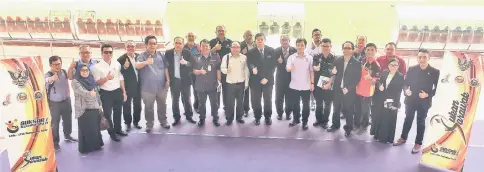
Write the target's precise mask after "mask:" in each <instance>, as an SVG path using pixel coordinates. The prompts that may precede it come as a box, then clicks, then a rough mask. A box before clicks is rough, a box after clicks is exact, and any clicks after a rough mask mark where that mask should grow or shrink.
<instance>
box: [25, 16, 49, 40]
mask: <svg viewBox="0 0 484 172" xmlns="http://www.w3.org/2000/svg"><path fill="white" fill-rule="evenodd" d="M27 27H28V29H29V32H30V36H32V39H52V35H51V34H50V29H49V18H48V17H45V18H44V20H43V21H42V20H41V19H40V17H35V20H32V19H30V18H27Z"/></svg>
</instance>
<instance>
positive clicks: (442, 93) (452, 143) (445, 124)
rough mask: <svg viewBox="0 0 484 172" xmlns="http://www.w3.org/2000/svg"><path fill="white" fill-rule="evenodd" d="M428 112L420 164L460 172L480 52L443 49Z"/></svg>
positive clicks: (473, 109)
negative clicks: (441, 61) (430, 107)
mask: <svg viewBox="0 0 484 172" xmlns="http://www.w3.org/2000/svg"><path fill="white" fill-rule="evenodd" d="M443 61H444V63H443V66H442V68H441V72H440V78H439V79H440V80H439V86H438V89H437V93H436V94H435V97H434V98H433V100H434V102H433V104H434V105H436V106H437V105H438V106H439V108H432V109H431V110H430V112H429V117H430V125H429V126H428V127H427V129H426V130H427V131H426V133H425V140H424V144H425V145H424V150H423V154H422V159H421V162H420V163H421V164H424V165H428V166H431V167H434V168H438V169H442V170H451V171H456V172H461V171H462V170H463V167H464V161H465V158H466V154H467V146H468V144H469V138H470V135H471V129H472V124H473V123H474V118H475V116H476V109H477V105H478V101H479V94H480V91H481V82H482V80H483V77H484V76H483V66H482V65H483V64H482V56H481V55H480V54H465V53H461V52H447V53H446V54H445V55H444V59H443Z"/></svg>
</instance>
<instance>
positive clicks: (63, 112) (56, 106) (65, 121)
mask: <svg viewBox="0 0 484 172" xmlns="http://www.w3.org/2000/svg"><path fill="white" fill-rule="evenodd" d="M49 109H50V115H51V116H52V121H51V127H52V136H53V137H54V144H59V140H60V139H59V124H60V121H61V119H62V129H63V131H64V136H70V135H71V133H72V104H71V98H67V99H66V100H64V101H61V102H54V101H49Z"/></svg>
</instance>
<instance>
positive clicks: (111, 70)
mask: <svg viewBox="0 0 484 172" xmlns="http://www.w3.org/2000/svg"><path fill="white" fill-rule="evenodd" d="M101 51H102V56H103V60H101V61H100V62H99V63H98V64H96V65H95V66H94V68H93V70H92V74H93V76H94V79H95V80H96V84H97V85H98V86H99V88H100V90H99V94H100V96H101V102H102V107H103V112H104V117H105V118H106V119H107V120H108V122H109V128H108V133H109V135H110V136H111V139H112V140H113V141H120V139H119V137H118V135H119V136H127V135H128V133H126V132H124V131H123V130H122V127H121V110H122V106H123V102H125V101H126V99H127V95H126V90H125V88H124V77H123V75H122V74H121V68H122V67H121V64H119V62H117V61H112V58H113V47H112V46H111V45H109V44H104V45H102V46H101Z"/></svg>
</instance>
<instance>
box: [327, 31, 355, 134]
mask: <svg viewBox="0 0 484 172" xmlns="http://www.w3.org/2000/svg"><path fill="white" fill-rule="evenodd" d="M342 48H343V57H339V58H337V59H336V60H334V65H335V68H333V71H332V73H333V74H335V75H336V76H335V78H334V82H333V94H334V103H333V106H334V111H333V125H331V127H330V128H329V129H328V131H329V132H334V131H337V130H338V129H339V128H340V126H341V124H340V116H339V114H340V112H342V113H343V115H344V116H345V117H346V125H345V126H344V127H343V128H344V130H345V137H349V136H350V135H351V130H353V114H354V104H355V100H356V98H357V94H356V86H357V85H358V81H359V79H360V77H361V64H360V62H358V60H356V59H355V58H354V57H353V51H354V50H355V44H353V42H351V41H346V42H345V43H343V46H342Z"/></svg>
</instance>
